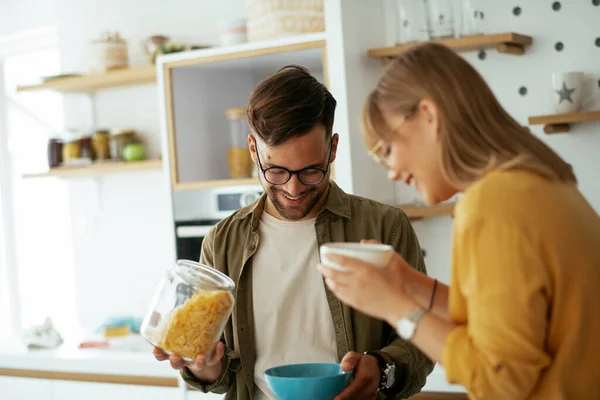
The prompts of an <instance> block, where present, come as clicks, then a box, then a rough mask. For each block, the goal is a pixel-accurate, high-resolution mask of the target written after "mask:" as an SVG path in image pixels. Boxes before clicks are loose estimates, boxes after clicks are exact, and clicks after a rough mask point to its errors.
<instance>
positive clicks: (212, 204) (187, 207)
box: [173, 185, 263, 261]
mask: <svg viewBox="0 0 600 400" xmlns="http://www.w3.org/2000/svg"><path fill="white" fill-rule="evenodd" d="M262 193H263V188H262V186H260V185H249V186H242V187H239V186H238V187H224V188H218V189H210V190H201V191H194V192H175V193H174V194H173V197H174V198H173V200H174V201H173V207H174V214H175V239H176V251H177V259H178V260H192V261H198V260H199V259H200V251H201V249H202V242H203V240H204V237H205V236H206V235H207V234H208V232H209V231H210V230H211V229H212V228H213V227H214V226H215V225H216V224H217V223H218V222H219V221H221V220H222V219H223V218H226V217H228V216H230V215H231V214H233V213H234V212H235V211H237V210H239V209H240V208H243V207H246V206H248V205H250V204H252V202H254V201H256V200H257V199H258V198H259V197H260V196H261V195H262Z"/></svg>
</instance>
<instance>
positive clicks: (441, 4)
mask: <svg viewBox="0 0 600 400" xmlns="http://www.w3.org/2000/svg"><path fill="white" fill-rule="evenodd" d="M452 3H453V1H452V0H428V1H427V8H428V13H429V29H430V31H431V34H430V36H431V38H432V39H443V38H451V37H454V10H453V7H452V6H453V4H452Z"/></svg>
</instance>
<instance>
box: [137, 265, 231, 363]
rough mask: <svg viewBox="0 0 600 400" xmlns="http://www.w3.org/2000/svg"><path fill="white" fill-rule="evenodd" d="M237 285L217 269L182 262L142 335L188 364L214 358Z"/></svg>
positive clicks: (163, 286) (166, 281) (163, 284)
mask: <svg viewBox="0 0 600 400" xmlns="http://www.w3.org/2000/svg"><path fill="white" fill-rule="evenodd" d="M234 288H235V284H234V283H233V281H232V280H231V279H230V278H229V277H228V276H226V275H225V274H223V273H221V272H219V271H217V270H216V269H214V268H212V267H209V266H206V265H203V264H200V263H197V262H193V261H188V260H179V261H177V264H176V266H175V268H173V269H171V270H169V271H168V272H167V273H166V274H165V275H164V277H163V278H162V280H161V281H160V282H159V284H158V287H157V288H156V292H155V295H154V299H153V301H152V305H151V307H150V309H149V310H148V313H147V314H146V317H145V318H144V321H143V323H142V327H141V334H142V335H143V336H144V337H145V338H146V340H148V341H149V342H150V344H152V345H153V346H155V347H158V348H160V349H161V350H163V351H164V352H165V353H167V354H173V353H174V354H177V355H179V356H181V357H183V358H184V359H185V360H187V361H192V360H194V359H195V358H196V357H197V356H198V355H200V354H203V355H206V356H207V358H210V357H211V356H212V352H213V350H214V347H215V345H216V343H217V342H218V341H219V339H220V338H221V335H222V334H223V330H224V329H225V325H226V323H227V320H228V319H229V317H230V316H231V312H232V310H233V305H234V297H233V289H234Z"/></svg>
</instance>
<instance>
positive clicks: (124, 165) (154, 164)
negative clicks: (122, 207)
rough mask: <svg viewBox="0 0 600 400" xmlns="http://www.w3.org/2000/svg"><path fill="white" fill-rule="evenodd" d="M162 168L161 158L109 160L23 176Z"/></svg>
mask: <svg viewBox="0 0 600 400" xmlns="http://www.w3.org/2000/svg"><path fill="white" fill-rule="evenodd" d="M161 168H162V161H161V160H146V161H129V162H126V161H107V162H102V163H96V164H92V165H90V166H86V167H57V168H51V169H50V171H48V172H42V173H38V174H25V175H23V178H42V177H50V176H53V177H61V178H77V177H86V176H98V175H105V174H113V173H120V172H136V171H151V170H158V169H161Z"/></svg>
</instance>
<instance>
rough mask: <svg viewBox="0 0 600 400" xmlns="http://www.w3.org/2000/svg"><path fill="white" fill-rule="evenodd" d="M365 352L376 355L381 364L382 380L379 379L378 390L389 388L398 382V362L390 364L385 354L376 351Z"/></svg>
mask: <svg viewBox="0 0 600 400" xmlns="http://www.w3.org/2000/svg"><path fill="white" fill-rule="evenodd" d="M364 354H365V355H367V356H373V357H375V359H376V360H377V363H378V364H379V369H380V370H381V380H380V381H379V389H378V390H387V389H389V388H391V387H392V386H394V383H396V364H394V363H391V364H388V362H387V361H386V360H385V358H383V356H382V355H381V354H380V353H378V352H376V351H365V353H364Z"/></svg>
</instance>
